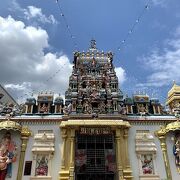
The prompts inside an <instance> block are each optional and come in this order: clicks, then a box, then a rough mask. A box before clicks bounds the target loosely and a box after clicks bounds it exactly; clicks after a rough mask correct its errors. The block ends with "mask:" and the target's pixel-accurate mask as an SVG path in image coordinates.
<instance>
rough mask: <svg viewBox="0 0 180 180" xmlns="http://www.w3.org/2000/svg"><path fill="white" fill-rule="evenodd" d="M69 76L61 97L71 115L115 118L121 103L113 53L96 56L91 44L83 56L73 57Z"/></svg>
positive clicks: (96, 52)
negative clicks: (65, 89)
mask: <svg viewBox="0 0 180 180" xmlns="http://www.w3.org/2000/svg"><path fill="white" fill-rule="evenodd" d="M73 63H74V65H73V71H72V75H71V76H70V78H69V88H68V90H67V91H66V93H65V98H66V105H67V106H68V105H69V104H70V103H71V104H72V109H71V113H72V114H93V115H98V114H118V113H119V109H120V108H119V106H121V104H122V102H123V94H122V91H121V90H119V86H118V77H117V76H116V72H115V70H114V66H113V53H112V52H108V53H104V52H99V51H98V49H97V48H96V42H95V40H92V41H91V45H90V48H89V50H88V51H87V52H75V53H74V62H73Z"/></svg>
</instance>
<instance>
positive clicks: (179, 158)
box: [173, 133, 180, 173]
mask: <svg viewBox="0 0 180 180" xmlns="http://www.w3.org/2000/svg"><path fill="white" fill-rule="evenodd" d="M173 153H174V156H175V164H176V167H177V170H178V172H179V173H180V134H179V133H178V134H176V135H175V143H174V147H173Z"/></svg>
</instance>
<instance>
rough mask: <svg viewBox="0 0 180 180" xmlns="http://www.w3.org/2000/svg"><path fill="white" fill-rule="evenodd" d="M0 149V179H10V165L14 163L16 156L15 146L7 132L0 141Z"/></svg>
mask: <svg viewBox="0 0 180 180" xmlns="http://www.w3.org/2000/svg"><path fill="white" fill-rule="evenodd" d="M0 149H1V150H0V151H1V152H0V153H1V155H0V162H1V167H0V179H2V180H3V178H2V177H4V176H5V177H12V163H13V162H15V161H16V156H17V154H16V150H17V146H16V145H15V143H14V142H13V141H12V140H11V133H10V132H9V131H7V132H6V133H5V135H4V137H3V138H2V140H1V144H0ZM3 166H4V167H3ZM4 179H5V178H4Z"/></svg>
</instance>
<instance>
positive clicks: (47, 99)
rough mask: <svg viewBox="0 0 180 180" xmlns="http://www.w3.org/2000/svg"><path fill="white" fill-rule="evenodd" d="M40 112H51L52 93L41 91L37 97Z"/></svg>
mask: <svg viewBox="0 0 180 180" xmlns="http://www.w3.org/2000/svg"><path fill="white" fill-rule="evenodd" d="M37 102H38V112H39V113H42V114H48V113H51V106H52V104H53V94H52V93H47V92H46V93H40V94H39V95H38V98H37Z"/></svg>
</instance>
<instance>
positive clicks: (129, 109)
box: [124, 97, 134, 114]
mask: <svg viewBox="0 0 180 180" xmlns="http://www.w3.org/2000/svg"><path fill="white" fill-rule="evenodd" d="M133 103H134V102H133V99H131V98H129V97H126V98H125V102H124V104H125V106H126V113H127V114H133Z"/></svg>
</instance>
